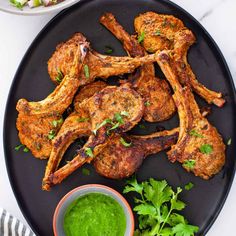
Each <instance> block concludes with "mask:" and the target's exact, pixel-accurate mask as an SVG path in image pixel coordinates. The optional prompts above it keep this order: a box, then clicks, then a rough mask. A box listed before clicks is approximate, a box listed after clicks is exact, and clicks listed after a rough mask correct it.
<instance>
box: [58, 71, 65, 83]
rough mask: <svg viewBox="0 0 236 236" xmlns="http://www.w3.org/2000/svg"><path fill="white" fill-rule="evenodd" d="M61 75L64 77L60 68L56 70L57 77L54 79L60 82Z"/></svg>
mask: <svg viewBox="0 0 236 236" xmlns="http://www.w3.org/2000/svg"><path fill="white" fill-rule="evenodd" d="M63 77H64V75H63V73H62V72H61V70H60V69H58V70H57V77H56V81H57V82H58V83H61V81H62V79H63Z"/></svg>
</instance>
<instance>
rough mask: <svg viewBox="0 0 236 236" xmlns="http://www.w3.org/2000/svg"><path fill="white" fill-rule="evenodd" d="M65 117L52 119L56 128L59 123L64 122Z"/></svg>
mask: <svg viewBox="0 0 236 236" xmlns="http://www.w3.org/2000/svg"><path fill="white" fill-rule="evenodd" d="M63 121H64V120H63V118H61V119H59V120H53V121H52V125H53V126H54V127H55V128H56V127H57V126H58V125H61V124H62V123H63Z"/></svg>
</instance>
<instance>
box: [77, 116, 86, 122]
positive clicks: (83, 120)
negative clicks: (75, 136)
mask: <svg viewBox="0 0 236 236" xmlns="http://www.w3.org/2000/svg"><path fill="white" fill-rule="evenodd" d="M88 120H89V118H85V117H81V118H78V119H77V122H79V123H80V122H85V121H88Z"/></svg>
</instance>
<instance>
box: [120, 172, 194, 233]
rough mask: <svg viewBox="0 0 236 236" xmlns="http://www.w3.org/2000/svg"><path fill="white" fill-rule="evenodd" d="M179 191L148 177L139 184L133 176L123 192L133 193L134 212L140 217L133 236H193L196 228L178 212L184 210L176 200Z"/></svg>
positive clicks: (183, 204)
mask: <svg viewBox="0 0 236 236" xmlns="http://www.w3.org/2000/svg"><path fill="white" fill-rule="evenodd" d="M181 191H182V189H181V188H180V187H178V188H177V191H174V190H173V189H172V187H171V186H169V185H168V183H167V182H166V181H165V180H162V181H157V180H155V179H152V178H150V179H149V180H147V181H144V182H141V183H138V182H137V180H136V178H135V177H133V178H132V179H131V180H129V181H127V185H126V186H125V189H124V191H123V192H124V193H128V192H136V193H137V195H138V197H139V198H135V204H136V206H135V207H134V211H136V212H137V214H138V215H139V218H138V220H139V229H137V230H136V231H135V234H134V235H135V236H144V235H145V236H193V235H194V233H196V232H198V227H197V226H193V225H190V224H188V221H187V220H186V219H185V217H184V216H183V215H181V214H179V213H178V212H179V211H181V210H182V209H184V208H185V203H184V202H182V201H180V200H179V194H180V193H181Z"/></svg>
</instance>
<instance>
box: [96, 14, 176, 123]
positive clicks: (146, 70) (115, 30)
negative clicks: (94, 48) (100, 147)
mask: <svg viewBox="0 0 236 236" xmlns="http://www.w3.org/2000/svg"><path fill="white" fill-rule="evenodd" d="M100 23H101V24H103V25H104V26H105V27H106V28H107V29H108V30H110V31H111V32H112V34H113V35H114V36H115V37H116V38H117V39H119V40H120V41H121V42H122V44H123V46H124V49H125V50H126V52H127V53H128V55H130V56H131V57H136V56H144V55H147V53H146V51H145V50H144V48H143V47H142V46H141V45H140V44H139V43H138V41H137V40H136V39H135V38H134V37H131V36H130V35H129V34H128V33H127V32H126V31H125V30H124V28H123V27H122V26H121V25H120V24H119V23H118V22H117V21H116V19H115V17H114V15H112V14H111V13H106V14H104V15H103V16H102V17H101V18H100ZM133 77H134V78H131V80H132V85H133V88H134V89H135V90H136V91H137V92H138V93H140V94H141V96H142V97H143V98H144V101H145V104H146V106H145V110H144V116H143V118H144V119H145V120H146V121H149V122H159V121H163V120H167V119H169V118H170V117H171V116H172V115H173V114H174V113H175V104H174V101H173V99H172V96H171V93H170V88H169V85H168V83H167V82H166V81H165V80H161V79H159V78H157V77H155V68H154V65H153V63H149V64H145V65H143V66H141V67H140V68H139V69H138V71H137V72H136V73H135V75H134V76H133Z"/></svg>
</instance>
